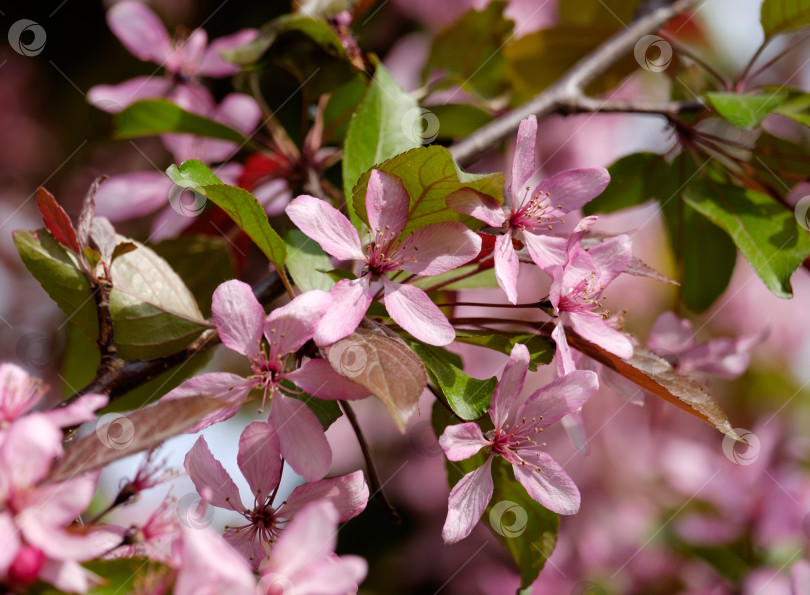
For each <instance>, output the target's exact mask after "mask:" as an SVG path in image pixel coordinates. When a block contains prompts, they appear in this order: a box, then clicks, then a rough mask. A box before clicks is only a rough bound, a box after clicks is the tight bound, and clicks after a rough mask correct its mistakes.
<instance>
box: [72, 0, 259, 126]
mask: <svg viewBox="0 0 810 595" xmlns="http://www.w3.org/2000/svg"><path fill="white" fill-rule="evenodd" d="M107 24H108V25H109V27H110V29H111V30H112V32H113V33H114V34H115V36H116V37H117V38H118V39H119V40H120V41H121V43H122V44H123V45H124V47H126V48H127V49H128V50H129V51H130V53H132V55H134V56H135V57H136V58H138V59H140V60H143V61H145V62H154V63H155V64H158V65H160V66H162V67H164V68H165V69H166V73H167V76H142V77H137V78H134V79H131V80H128V81H125V82H123V83H120V84H118V85H98V86H95V87H93V88H92V89H90V91H89V92H88V94H87V98H88V101H90V103H92V104H93V105H95V106H96V107H98V108H100V109H103V110H105V111H108V112H112V113H116V112H119V111H121V110H122V109H124V108H125V107H126V106H128V105H129V104H131V103H134V102H135V101H138V100H140V99H148V98H150V97H166V96H168V97H169V98H171V99H175V96H176V94H177V93H178V92H181V90H182V89H183V88H186V87H187V88H189V89H188V90H190V91H191V92H197V93H202V94H207V91H206V90H205V88H204V87H202V86H201V85H200V83H199V77H201V76H209V77H213V78H221V77H226V76H231V75H233V74H236V73H237V72H239V66H237V65H235V64H231V63H229V62H227V61H225V60H224V59H223V58H222V52H223V51H225V50H229V49H233V48H236V47H238V46H240V45H244V44H246V43H249V42H250V41H252V40H253V39H255V38H256V35H258V31H256V30H255V29H245V30H243V31H240V32H238V33H234V34H233V35H228V36H226V37H221V38H219V39H217V40H216V41H214V42H212V43H211V44H208V35H207V34H206V32H205V31H204V30H202V29H195V30H194V31H192V32H191V33H190V34H189V35H188V36H187V37H181V36H177V37H175V38H174V39H172V38H171V37H170V36H169V32H168V31H167V30H166V27H165V26H164V25H163V23H162V22H161V21H160V19H159V18H158V16H157V15H156V14H155V13H154V12H152V10H151V9H149V8H148V7H147V6H146V5H145V4H143V3H141V2H135V1H132V0H124V1H123V2H119V3H117V4H115V5H114V6H113V7H112V8H110V10H109V11H108V12H107Z"/></svg>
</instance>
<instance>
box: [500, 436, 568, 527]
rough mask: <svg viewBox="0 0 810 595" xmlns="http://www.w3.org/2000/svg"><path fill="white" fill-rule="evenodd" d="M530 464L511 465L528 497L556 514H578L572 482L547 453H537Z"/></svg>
mask: <svg viewBox="0 0 810 595" xmlns="http://www.w3.org/2000/svg"><path fill="white" fill-rule="evenodd" d="M531 462H532V464H534V465H537V467H539V470H537V469H534V468H533V467H531V466H529V465H512V469H514V471H515V479H517V480H518V481H519V482H520V483H521V485H522V486H523V487H524V488H526V491H527V492H529V496H531V497H532V499H533V500H534V501H535V502H538V503H540V504H542V505H543V506H545V507H546V508H548V509H549V510H551V511H552V512H556V513H557V514H576V513H577V512H579V503H580V496H579V490H578V489H577V486H576V484H575V483H574V482H573V480H572V479H571V478H570V477H568V474H567V473H566V472H565V471H564V470H563V468H562V467H560V465H559V464H558V463H557V461H555V460H554V459H552V458H551V455H549V454H548V453H545V452H542V451H537V457H532V461H531Z"/></svg>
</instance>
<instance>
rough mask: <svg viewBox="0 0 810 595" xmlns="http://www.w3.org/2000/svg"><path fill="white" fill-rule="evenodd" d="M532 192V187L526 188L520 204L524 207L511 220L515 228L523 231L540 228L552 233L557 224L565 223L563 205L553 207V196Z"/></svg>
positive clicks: (542, 192)
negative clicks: (562, 214)
mask: <svg viewBox="0 0 810 595" xmlns="http://www.w3.org/2000/svg"><path fill="white" fill-rule="evenodd" d="M531 192H532V189H531V187H530V186H526V188H525V189H524V191H523V196H522V197H521V200H520V202H519V204H522V205H523V206H522V207H520V208H519V209H518V210H517V211H515V213H514V214H513V215H512V217H511V219H510V224H511V225H512V226H513V227H516V228H518V229H520V230H521V231H523V230H526V229H528V230H529V231H534V230H536V229H540V228H545V229H546V230H548V231H551V230H552V229H553V228H554V225H555V224H557V223H561V224H564V223H565V219H563V218H562V217H561V216H560V213H561V212H562V205H557V206H556V207H555V206H553V205H552V204H551V194H549V193H548V192H544V191H541V190H538V191H536V192H535V193H534V194H533V195H532V193H531Z"/></svg>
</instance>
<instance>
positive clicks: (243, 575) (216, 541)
mask: <svg viewBox="0 0 810 595" xmlns="http://www.w3.org/2000/svg"><path fill="white" fill-rule="evenodd" d="M172 554H173V559H174V565H175V566H176V567H177V576H176V579H175V583H174V589H173V590H172V593H174V595H220V594H221V593H228V595H256V579H255V578H254V576H253V573H252V572H251V570H250V567H249V566H248V564H247V562H246V561H245V559H244V558H243V557H242V556H241V555H239V553H238V552H236V551H234V549H233V548H232V547H231V546H230V545H228V544H227V543H226V542H225V540H224V539H222V537H221V536H220V535H219V534H217V533H215V532H214V531H213V530H211V529H209V528H207V527H206V528H204V529H191V528H190V527H184V528H183V531H182V533H180V534H179V537H178V539H176V540H175V542H174V544H173V547H172Z"/></svg>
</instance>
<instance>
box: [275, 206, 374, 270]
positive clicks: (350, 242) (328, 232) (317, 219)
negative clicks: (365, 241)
mask: <svg viewBox="0 0 810 595" xmlns="http://www.w3.org/2000/svg"><path fill="white" fill-rule="evenodd" d="M285 211H286V213H287V215H288V216H289V218H290V220H291V221H292V222H293V223H294V224H295V225H296V227H298V229H300V230H301V231H303V232H304V233H305V234H306V235H307V236H309V237H310V238H312V239H313V240H315V241H316V242H318V244H320V246H321V248H323V249H324V250H325V251H326V252H328V253H329V254H331V255H332V256H334V257H335V258H339V259H340V260H364V259H365V254H363V251H362V250H361V248H362V246H361V244H360V236H358V235H357V230H356V229H355V228H354V226H353V225H352V224H351V222H350V221H349V220H348V219H346V217H345V215H343V213H341V212H340V211H338V210H337V209H336V208H335V207H333V206H332V205H330V204H328V203H327V202H326V201H323V200H321V199H320V198H315V197H314V196H308V195H306V194H303V195H301V196H299V197H297V198H295V199H293V201H292V202H291V203H290V204H289V205H287V208H286V209H285Z"/></svg>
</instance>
